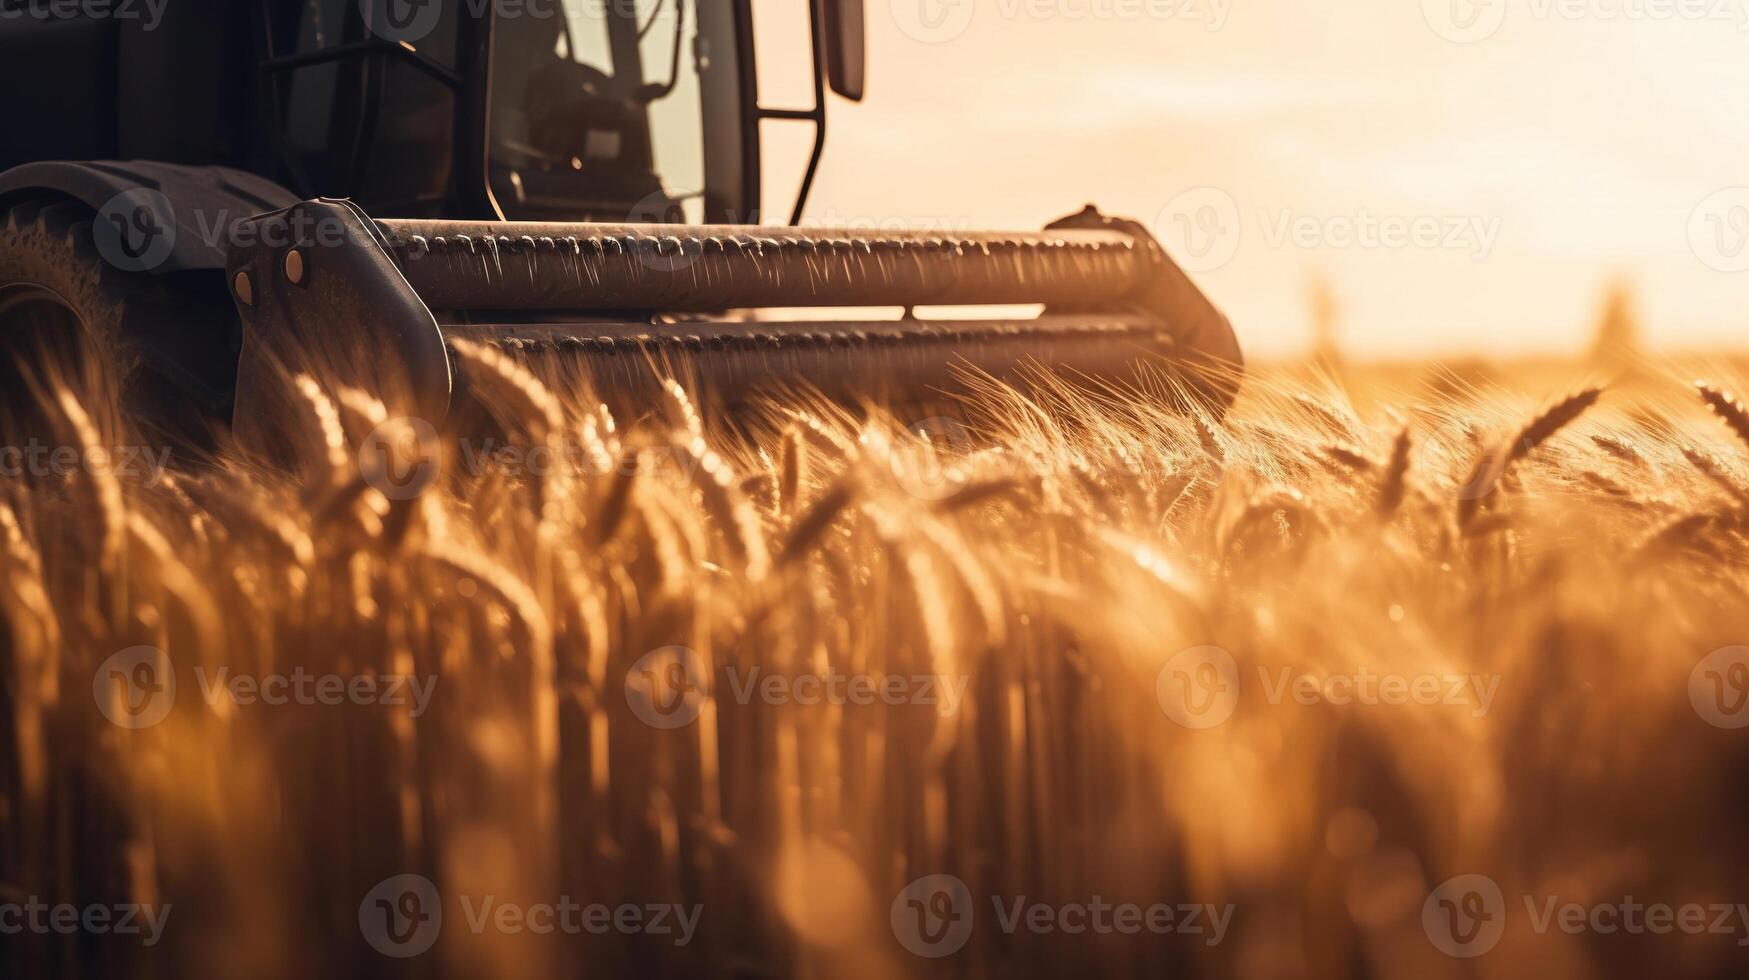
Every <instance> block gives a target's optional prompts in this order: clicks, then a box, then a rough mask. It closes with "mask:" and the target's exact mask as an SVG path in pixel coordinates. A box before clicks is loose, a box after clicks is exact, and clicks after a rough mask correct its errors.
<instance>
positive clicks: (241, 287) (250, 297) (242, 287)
mask: <svg viewBox="0 0 1749 980" xmlns="http://www.w3.org/2000/svg"><path fill="white" fill-rule="evenodd" d="M231 285H232V288H234V289H235V290H236V291H237V299H239V300H241V301H242V303H243V305H244V306H254V305H255V284H254V283H252V282H250V281H249V273H247V272H239V273H237V278H236V280H235V281H233V282H232V284H231Z"/></svg>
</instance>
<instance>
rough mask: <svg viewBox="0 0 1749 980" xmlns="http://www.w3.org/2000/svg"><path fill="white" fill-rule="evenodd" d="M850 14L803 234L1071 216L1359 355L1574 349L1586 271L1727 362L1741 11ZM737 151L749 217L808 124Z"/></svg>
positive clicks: (1593, 316) (1744, 81)
mask: <svg viewBox="0 0 1749 980" xmlns="http://www.w3.org/2000/svg"><path fill="white" fill-rule="evenodd" d="M781 6H782V5H777V4H772V5H768V6H765V7H761V8H759V12H758V16H759V18H760V21H759V22H758V29H759V33H760V41H761V44H762V50H764V51H767V52H770V51H774V50H793V51H796V52H798V56H797V59H795V63H794V64H784V63H783V62H784V61H785V60H786V59H782V58H770V57H768V58H767V59H766V63H764V64H762V66H761V87H762V92H763V93H764V95H765V98H766V101H767V102H768V103H769V104H796V105H805V104H806V102H807V96H806V93H805V81H806V71H805V68H804V67H803V66H802V64H801V61H800V57H801V56H800V54H799V52H802V51H804V50H805V48H804V47H803V46H801V45H799V44H785V43H784V42H785V41H786V40H790V39H793V40H794V41H800V40H801V38H800V37H799V36H798V29H797V25H796V24H794V23H793V22H792V23H791V24H788V25H786V24H784V23H783V22H782V21H783V17H782V12H781V10H780V8H781ZM798 6H799V4H798ZM868 24H869V71H868V97H867V99H866V100H865V101H864V102H863V103H862V104H860V105H854V104H851V103H847V102H845V101H843V100H841V99H837V98H834V99H833V100H832V104H831V106H830V115H829V120H830V123H829V139H828V142H827V146H826V155H825V159H824V161H823V163H822V165H821V171H820V175H819V178H818V181H817V182H816V185H815V188H814V192H813V195H812V197H811V199H810V202H809V206H808V215H807V219H806V220H807V221H808V222H810V223H816V224H818V223H833V224H844V223H853V224H863V225H867V224H871V223H873V224H879V223H891V222H903V223H906V224H911V225H924V226H939V227H944V228H971V227H1014V228H1028V227H1037V226H1039V225H1041V224H1043V223H1044V222H1046V221H1049V220H1051V219H1052V218H1055V217H1058V216H1061V215H1063V214H1067V213H1069V212H1071V211H1074V210H1077V209H1079V208H1080V207H1081V206H1082V205H1084V204H1087V203H1095V204H1097V205H1098V206H1099V207H1100V209H1101V210H1102V211H1105V212H1106V213H1110V214H1119V215H1124V216H1127V217H1133V218H1136V219H1137V220H1140V221H1142V222H1144V223H1145V224H1148V225H1150V226H1151V227H1153V228H1154V229H1155V232H1156V235H1157V236H1158V237H1160V239H1161V241H1162V243H1163V244H1165V245H1166V246H1167V247H1168V249H1169V250H1170V251H1171V252H1172V253H1173V255H1174V257H1175V258H1177V259H1178V260H1179V261H1180V262H1181V264H1183V265H1185V267H1186V268H1187V270H1188V271H1191V273H1192V275H1193V277H1194V278H1195V279H1196V280H1197V282H1198V283H1199V284H1200V285H1201V286H1202V287H1203V289H1204V290H1205V291H1206V292H1207V293H1208V294H1209V295H1210V296H1211V297H1212V298H1213V299H1214V300H1215V302H1216V303H1217V304H1218V305H1220V306H1221V307H1222V308H1223V309H1224V310H1225V311H1226V312H1227V313H1228V315H1229V316H1230V317H1231V318H1232V320H1233V322H1234V324H1235V326H1236V328H1237V329H1238V331H1239V334H1240V337H1241V338H1242V340H1243V342H1244V343H1245V345H1246V347H1247V349H1248V351H1250V352H1252V353H1253V354H1254V355H1255V356H1259V357H1264V358H1272V357H1283V356H1290V355H1293V354H1297V353H1300V352H1304V351H1306V350H1309V349H1310V348H1311V347H1312V346H1313V343H1314V334H1315V332H1316V331H1315V329H1314V320H1316V319H1318V317H1319V315H1320V314H1319V309H1320V308H1322V310H1323V315H1326V316H1328V317H1329V320H1330V324H1331V329H1332V331H1333V333H1334V335H1335V339H1336V342H1337V343H1338V345H1339V346H1340V348H1341V350H1342V351H1343V353H1344V354H1345V355H1347V356H1351V357H1355V358H1360V359H1390V358H1396V357H1415V356H1427V355H1465V354H1477V355H1492V356H1521V355H1537V354H1583V353H1584V352H1585V351H1586V350H1587V349H1588V347H1589V346H1590V344H1591V342H1592V340H1593V337H1594V336H1595V333H1596V330H1597V324H1598V321H1599V318H1600V316H1601V314H1602V311H1603V309H1604V306H1605V303H1606V297H1607V294H1608V293H1609V292H1610V290H1611V289H1612V288H1615V287H1616V286H1617V285H1618V284H1619V285H1621V286H1622V287H1623V288H1626V289H1628V290H1629V292H1630V293H1631V295H1632V298H1633V302H1634V305H1635V307H1637V309H1638V311H1639V315H1640V319H1641V321H1642V324H1643V326H1642V338H1641V339H1642V341H1643V343H1644V345H1645V348H1646V349H1647V350H1648V351H1650V352H1655V353H1680V352H1692V351H1719V350H1728V349H1733V348H1742V347H1745V346H1749V344H1746V343H1745V342H1746V341H1749V329H1745V327H1746V326H1749V317H1745V316H1744V315H1743V314H1742V312H1740V311H1739V309H1738V305H1739V301H1740V299H1741V298H1742V297H1743V296H1744V295H1745V293H1746V292H1749V289H1746V287H1749V273H1746V272H1744V271H1742V270H1744V269H1746V268H1749V188H1745V187H1744V186H1743V185H1749V175H1742V174H1741V173H1740V171H1739V170H1738V168H1737V162H1738V161H1739V160H1741V159H1743V155H1744V151H1745V150H1746V149H1749V133H1745V132H1743V131H1742V127H1741V125H1738V126H1732V123H1734V122H1739V120H1740V119H1741V114H1740V113H1739V112H1737V111H1736V107H1735V99H1734V93H1735V92H1740V91H1743V90H1745V89H1746V88H1749V57H1745V55H1749V32H1746V31H1745V25H1746V24H1749V3H1746V0H1723V2H1721V0H1524V2H1522V3H1521V2H1518V0H1512V2H1510V3H1508V2H1507V0H1399V2H1395V3H1387V4H1376V3H1375V4H1366V5H1360V4H1350V5H1343V6H1340V7H1331V6H1325V5H1295V4H1286V3H1280V2H1272V3H1259V2H1246V0H871V2H870V3H869V4H868ZM774 38H775V39H776V43H775V44H774V43H772V41H773V39H774ZM765 134H766V140H767V145H768V147H769V149H768V154H769V155H768V160H769V161H770V162H771V168H770V169H771V171H772V173H770V174H769V175H768V177H767V187H768V189H769V191H768V203H769V206H770V207H771V208H772V209H775V207H776V205H777V204H779V203H784V204H787V202H788V201H789V200H791V199H792V198H793V188H794V185H795V182H796V179H797V175H798V174H799V172H800V169H801V161H802V158H803V157H804V156H805V147H806V144H807V139H808V134H807V132H806V131H805V129H804V128H803V127H796V126H788V127H775V126H771V125H769V124H768V126H767V128H766V130H765ZM792 161H793V163H792ZM786 168H787V169H786ZM1313 296H1317V297H1322V300H1320V301H1317V302H1314V301H1310V300H1309V297H1313Z"/></svg>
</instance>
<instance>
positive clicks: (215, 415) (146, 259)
mask: <svg viewBox="0 0 1749 980" xmlns="http://www.w3.org/2000/svg"><path fill="white" fill-rule="evenodd" d="M785 2H788V0H785ZM793 2H794V3H796V4H797V9H796V11H795V13H796V14H797V15H798V16H800V15H801V14H802V13H803V12H804V9H803V5H802V4H803V0H793ZM40 6H41V7H42V8H43V10H44V11H46V12H47V13H45V15H44V16H40V17H39V16H36V15H34V14H26V15H23V16H18V17H13V18H9V19H7V20H5V21H4V22H3V23H0V76H3V77H4V80H5V82H6V91H7V92H8V93H10V94H9V96H8V104H9V105H8V108H9V119H8V125H7V127H6V134H5V136H4V137H0V140H3V141H4V142H3V144H0V168H6V169H5V172H4V173H3V174H0V210H3V211H4V218H3V220H0V225H3V227H0V343H4V344H5V345H6V346H7V347H8V348H9V349H8V351H7V353H6V356H5V358H4V361H5V364H4V366H3V367H0V374H4V373H8V372H9V373H11V374H12V375H13V378H12V379H7V378H5V377H0V385H5V384H7V383H9V380H10V381H16V379H17V378H18V376H19V375H21V374H26V375H28V374H29V373H30V372H31V371H32V370H34V368H33V367H32V359H33V358H40V357H46V356H50V355H49V354H47V353H45V351H65V350H70V349H73V348H74V347H82V349H85V350H88V351H90V350H95V351H99V352H101V353H100V354H99V355H98V356H100V357H101V358H102V359H103V360H104V363H105V364H109V365H112V366H113V372H114V374H113V376H114V377H116V378H118V379H120V388H121V391H122V393H123V394H122V397H123V404H124V405H125V406H128V407H129V408H130V409H131V410H133V411H134V412H135V414H136V415H140V416H144V417H149V418H151V419H153V420H155V421H157V422H158V423H159V424H160V425H162V426H166V427H168V428H171V429H181V428H187V429H189V430H193V429H199V428H201V427H203V426H204V427H207V428H209V429H210V428H211V427H212V426H213V425H214V424H218V425H222V424H224V423H228V422H232V421H233V420H234V424H235V426H236V429H237V432H238V434H239V436H242V435H243V434H244V432H245V431H247V430H253V429H256V428H258V427H261V426H265V425H269V424H270V423H269V422H268V420H271V419H273V418H277V417H281V416H279V414H278V413H280V412H281V411H282V410H283V409H282V407H281V406H280V405H279V400H280V399H281V398H283V397H284V396H285V391H284V383H285V378H286V377H287V375H286V371H287V370H288V369H295V370H303V369H314V370H319V371H322V372H325V373H326V376H328V377H331V378H334V379H337V380H340V381H345V382H348V383H351V384H355V385H359V386H362V387H364V388H365V389H366V390H372V391H380V392H395V393H398V394H399V395H401V396H403V397H411V398H412V399H413V404H414V406H415V407H416V409H417V410H418V411H419V412H421V413H423V414H425V415H426V417H428V418H432V419H442V418H444V417H445V416H446V414H447V413H448V412H449V409H450V406H451V403H452V401H453V400H455V399H456V398H457V396H458V395H459V394H460V393H462V392H465V390H466V377H465V372H464V371H460V370H458V364H457V359H456V358H455V356H454V352H453V347H452V344H451V342H452V341H454V340H456V339H462V338H465V339H468V340H472V341H477V342H483V343H487V344H492V345H497V346H498V347H500V348H502V349H505V350H509V351H514V352H516V353H517V355H518V356H519V357H525V358H528V359H530V360H531V361H534V360H539V359H543V358H548V359H553V360H552V363H553V364H557V365H561V366H562V370H561V371H560V374H561V375H565V376H571V377H575V378H576V379H578V381H579V382H580V383H587V384H593V386H594V388H595V390H596V392H597V393H598V394H599V395H600V396H601V397H603V398H606V399H608V400H609V401H610V402H612V403H614V404H616V406H620V407H629V408H631V409H632V410H633V411H636V410H638V408H639V407H640V406H643V407H648V406H649V405H650V404H652V401H651V398H650V394H651V384H652V382H653V381H654V380H655V379H656V375H657V372H659V371H663V372H666V371H672V372H674V373H676V374H677V375H679V376H681V377H683V378H685V379H687V380H688V381H689V382H690V383H692V384H694V385H695V386H696V387H697V389H698V391H699V393H700V394H701V396H702V397H703V398H704V400H705V401H706V403H707V404H709V405H712V406H716V407H718V408H731V409H732V408H733V407H734V406H737V405H741V404H745V403H746V402H748V401H749V400H750V399H751V398H753V397H755V396H757V395H758V394H759V393H760V392H762V391H767V390H769V389H770V388H771V387H772V386H774V385H778V386H789V387H794V388H810V389H818V390H820V391H823V392H825V393H827V394H828V395H830V396H832V397H835V398H840V399H844V400H846V401H851V402H857V401H877V402H882V403H887V404H894V405H901V404H905V403H908V402H920V401H923V400H928V399H930V398H932V397H935V396H938V395H940V394H941V393H942V392H947V391H951V390H952V389H953V388H954V386H955V384H956V382H957V381H958V380H959V379H960V378H962V377H963V375H962V373H961V372H963V371H965V370H967V369H977V370H981V371H984V372H988V373H989V374H991V375H994V376H996V377H999V378H1012V377H1014V375H1015V372H1016V371H1017V370H1019V369H1021V368H1022V367H1023V366H1025V365H1038V366H1042V367H1044V368H1048V369H1052V370H1055V371H1058V372H1062V373H1063V374H1064V375H1065V376H1069V377H1081V378H1092V379H1111V380H1126V379H1127V380H1134V379H1135V378H1136V377H1137V371H1138V365H1140V364H1144V363H1153V364H1155V365H1156V366H1158V367H1160V368H1163V369H1165V370H1167V371H1169V372H1170V373H1171V374H1173V375H1174V376H1175V377H1176V378H1177V379H1178V381H1179V382H1180V383H1181V385H1182V387H1181V390H1183V391H1187V392H1198V393H1201V395H1203V396H1204V397H1205V399H1206V401H1207V403H1208V404H1209V405H1210V407H1211V408H1213V409H1214V410H1216V411H1219V410H1221V409H1223V408H1224V407H1225V406H1226V404H1227V403H1229V402H1230V401H1231V398H1232V396H1233V394H1234V390H1235V388H1236V386H1237V383H1238V378H1239V365H1240V355H1239V350H1238V345H1237V343H1236V342H1235V340H1234V337H1233V333H1232V329H1231V327H1230V326H1229V325H1228V323H1227V321H1226V319H1225V318H1224V317H1223V316H1222V315H1221V314H1220V313H1219V312H1218V311H1217V310H1216V309H1215V308H1214V307H1213V306H1212V305H1210V303H1209V302H1208V301H1207V299H1205V298H1204V297H1203V295H1202V294H1201V293H1200V292H1199V291H1198V290H1197V288H1196V287H1195V285H1193V284H1192V283H1191V281H1190V280H1189V279H1188V278H1187V277H1186V276H1185V275H1184V273H1183V272H1182V271H1181V270H1180V269H1179V268H1178V267H1177V266H1176V265H1174V264H1173V262H1172V260H1171V259H1170V258H1168V257H1167V255H1166V253H1165V252H1164V251H1163V250H1162V249H1161V248H1160V246H1159V245H1158V244H1157V243H1156V242H1155V241H1154V240H1153V239H1152V238H1151V237H1149V235H1148V234H1147V232H1146V230H1145V229H1144V228H1143V227H1142V226H1141V225H1139V224H1136V223H1134V222H1127V221H1118V220H1113V219H1109V218H1105V217H1103V216H1101V215H1099V214H1098V213H1097V212H1096V211H1094V210H1093V209H1092V208H1089V209H1087V210H1086V211H1084V212H1082V213H1081V214H1078V215H1075V216H1073V217H1071V218H1067V219H1065V220H1063V221H1061V222H1058V223H1057V224H1055V225H1053V226H1051V227H1050V228H1049V229H1047V230H1045V231H1042V232H1027V233H994V234H990V233H977V234H951V235H943V234H921V233H918V234H912V233H890V234H889V233H879V234H868V233H866V232H859V231H854V230H837V231H835V230H826V229H819V228H811V227H810V228H807V229H806V230H802V229H800V228H797V227H783V226H770V225H762V224H759V223H757V220H754V221H753V222H752V223H748V221H749V218H750V216H758V215H760V214H761V213H762V212H761V201H760V188H761V152H760V142H761V141H760V128H761V125H762V124H773V123H783V122H788V123H792V124H806V125H810V126H812V127H813V131H814V143H813V154H812V158H811V159H810V161H809V167H808V171H807V174H806V176H805V177H804V178H803V179H802V182H801V187H800V190H799V193H798V195H797V200H796V203H795V208H794V214H793V216H792V217H791V221H790V224H791V226H795V225H798V224H799V223H800V219H801V216H802V214H803V205H804V204H805V202H806V199H807V196H808V188H809V185H810V184H811V183H812V181H813V176H814V172H815V169H816V168H817V167H818V164H819V161H820V157H821V153H822V151H823V148H824V141H825V133H826V101H827V91H828V89H830V90H831V91H832V92H836V93H837V94H838V95H840V96H842V97H844V98H847V99H851V100H857V99H860V98H861V97H862V94H863V76H864V70H863V65H864V37H863V34H864V10H863V5H862V2H861V0H810V2H808V3H807V4H806V6H805V13H806V15H807V16H808V18H809V20H810V23H811V27H812V30H811V37H812V47H813V51H812V65H813V83H812V84H813V101H814V105H813V107H812V108H807V109H792V108H781V109H780V108H769V107H766V106H765V105H763V104H761V101H760V98H759V93H758V90H757V88H758V86H757V84H756V73H755V70H754V68H755V63H754V58H755V51H754V44H753V24H752V18H753V16H754V11H753V7H754V5H753V3H751V2H750V0H707V2H693V0H595V2H589V3H582V4H578V3H569V4H567V3H561V2H559V0H553V2H551V3H540V2H529V3H518V4H515V5H514V9H512V8H511V7H510V6H506V5H502V4H494V3H489V2H481V0H471V2H470V0H247V2H243V0H239V2H227V3H222V4H210V5H209V4H177V3H172V4H168V5H163V6H162V9H161V10H159V11H158V12H157V14H155V15H154V14H152V13H151V12H150V10H149V8H148V7H147V6H146V5H138V7H137V9H138V11H139V14H138V16H139V17H141V18H145V17H150V16H158V17H160V18H161V22H151V21H145V20H140V19H131V18H129V17H127V16H123V15H122V14H121V13H120V8H112V9H109V10H107V11H106V12H104V13H103V14H102V15H97V14H77V13H74V14H71V15H69V16H49V15H48V14H51V13H53V11H54V10H55V9H57V8H54V7H51V6H50V5H40ZM73 7H74V8H75V9H77V10H83V9H87V8H85V7H84V6H82V5H73ZM32 9H34V8H32ZM90 9H93V10H95V9H96V8H90ZM128 9H135V8H128ZM773 9H774V3H773V0H767V2H766V3H762V4H761V5H760V11H759V12H760V14H761V15H765V14H767V13H768V12H770V11H771V10H773ZM585 10H586V11H587V13H583V12H580V11H585ZM567 11H569V13H567ZM43 79H55V80H56V81H55V82H54V83H53V84H52V85H51V84H49V83H45V82H43V81H42V80H43ZM51 91H52V95H53V97H52V98H50V97H48V95H47V94H45V93H48V92H51ZM112 159H113V160H121V159H125V160H128V161H129V162H107V161H109V160H112ZM146 161H155V162H146ZM373 214H398V215H404V216H406V217H400V218H386V219H373V218H372V217H371V215H373ZM1016 305H1028V306H1032V305H1040V306H1042V309H1043V313H1042V314H1040V315H1038V316H1036V317H1033V318H1019V319H1016V318H1005V319H985V320H978V319H963V318H950V319H919V318H917V317H916V316H915V315H914V308H916V307H920V306H968V307H969V306H1010V307H1012V306H1016ZM803 307H815V308H827V309H830V308H842V309H843V310H844V311H845V312H844V313H843V314H842V315H839V316H836V318H834V315H833V314H825V315H824V317H825V318H822V314H820V313H819V312H818V311H815V312H814V313H813V315H811V316H803V315H798V314H796V313H795V312H794V311H795V310H796V309H797V308H803ZM858 307H860V308H868V307H887V308H894V309H898V308H902V309H903V310H904V313H903V315H902V316H893V317H891V318H888V319H866V318H865V319H853V318H852V315H853V314H852V313H851V312H850V308H858ZM74 337H78V338H84V341H90V343H84V341H80V342H75V341H74V340H72V339H71V338H74ZM190 422H193V423H198V424H196V425H192V426H189V425H186V423H190ZM246 441H247V440H246Z"/></svg>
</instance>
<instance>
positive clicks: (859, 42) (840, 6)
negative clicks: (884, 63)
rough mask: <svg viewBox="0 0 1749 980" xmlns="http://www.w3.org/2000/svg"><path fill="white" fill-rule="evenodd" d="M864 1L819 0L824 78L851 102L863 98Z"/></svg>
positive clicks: (866, 60) (866, 47)
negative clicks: (821, 17)
mask: <svg viewBox="0 0 1749 980" xmlns="http://www.w3.org/2000/svg"><path fill="white" fill-rule="evenodd" d="M862 2H863V0H822V6H823V7H824V10H823V11H822V16H823V17H824V20H825V24H824V26H825V41H826V79H827V81H828V82H829V83H830V84H831V86H832V91H834V92H837V93H838V94H839V95H842V96H844V97H845V98H847V99H849V100H850V101H852V102H861V101H862V88H863V81H864V77H865V75H866V74H867V65H868V57H867V56H868V44H867V38H866V36H865V34H866V29H867V20H866V17H865V15H864V13H863V6H862Z"/></svg>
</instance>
